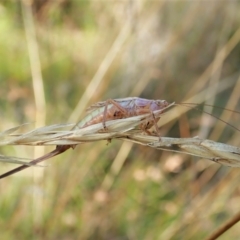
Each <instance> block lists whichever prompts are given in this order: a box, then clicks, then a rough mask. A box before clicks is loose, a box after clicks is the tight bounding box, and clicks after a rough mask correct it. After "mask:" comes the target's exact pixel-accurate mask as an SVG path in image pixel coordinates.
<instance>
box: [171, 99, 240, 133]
mask: <svg viewBox="0 0 240 240" xmlns="http://www.w3.org/2000/svg"><path fill="white" fill-rule="evenodd" d="M175 105H178V106H184V107H188V108H192V107H191V106H188V105H193V106H195V107H194V109H195V110H197V111H199V112H203V113H205V114H207V115H209V116H212V117H214V118H216V119H218V120H219V121H221V122H223V123H225V124H227V125H228V126H230V127H231V128H233V129H235V130H237V131H239V132H240V129H238V128H237V127H235V126H234V125H232V124H230V123H228V122H227V121H224V120H223V119H221V118H219V117H217V116H215V115H214V114H212V113H209V112H206V111H204V110H201V109H199V108H198V107H197V106H199V104H197V103H175ZM205 106H209V107H214V108H218V109H222V110H226V111H229V112H233V113H238V114H240V112H239V111H236V110H232V109H228V108H224V107H219V106H214V105H210V104H205Z"/></svg>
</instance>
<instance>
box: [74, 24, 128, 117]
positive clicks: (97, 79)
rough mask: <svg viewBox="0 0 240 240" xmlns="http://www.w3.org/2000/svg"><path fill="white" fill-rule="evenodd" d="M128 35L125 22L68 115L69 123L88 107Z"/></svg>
mask: <svg viewBox="0 0 240 240" xmlns="http://www.w3.org/2000/svg"><path fill="white" fill-rule="evenodd" d="M129 33H130V23H129V21H127V22H126V23H125V25H124V26H123V28H122V29H121V31H120V33H119V34H118V36H117V38H116V39H115V41H114V43H113V45H112V47H111V48H110V49H109V51H108V53H107V55H106V56H105V58H104V59H103V61H102V63H101V64H100V66H99V68H98V70H97V72H96V73H95V75H94V77H93V78H92V80H91V82H90V83H89V84H88V86H87V88H86V90H85V92H84V94H83V96H82V97H81V99H80V101H79V102H78V104H77V106H76V107H75V109H74V110H73V112H72V114H71V115H70V117H69V121H70V122H76V121H77V120H78V119H79V117H80V116H81V115H82V113H83V111H84V109H86V106H87V105H88V103H89V101H90V99H91V98H92V97H93V95H94V93H95V92H96V91H97V89H98V88H99V85H100V84H101V82H102V81H103V80H104V75H105V74H106V73H107V71H108V69H109V67H110V66H111V64H112V63H113V61H114V59H115V58H116V56H117V54H118V53H119V51H120V49H121V48H122V46H123V44H124V42H125V41H126V39H127V37H128V36H129Z"/></svg>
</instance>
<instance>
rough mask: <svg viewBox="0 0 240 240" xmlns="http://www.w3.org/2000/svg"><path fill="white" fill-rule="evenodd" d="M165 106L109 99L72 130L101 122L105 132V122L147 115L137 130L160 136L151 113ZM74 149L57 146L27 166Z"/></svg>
mask: <svg viewBox="0 0 240 240" xmlns="http://www.w3.org/2000/svg"><path fill="white" fill-rule="evenodd" d="M167 106H169V103H168V102H167V101H165V100H149V99H144V98H138V97H129V98H121V99H109V100H107V101H104V102H98V103H96V104H94V105H92V106H90V107H89V108H88V109H87V111H88V112H89V113H88V114H87V115H86V117H85V118H83V119H82V120H81V121H80V122H79V123H77V124H76V125H75V126H74V128H73V130H74V129H80V128H84V127H87V126H90V125H93V124H97V123H101V122H102V124H103V130H104V131H107V127H106V122H107V121H109V120H115V119H122V118H129V117H133V116H138V115H143V114H147V113H149V114H150V116H151V118H150V119H149V120H148V121H147V122H146V123H142V124H141V125H140V126H139V128H140V129H141V130H142V131H144V132H146V133H147V134H151V133H150V132H149V130H148V129H150V128H151V127H152V126H155V128H156V131H157V134H158V136H160V132H159V129H158V127H157V122H158V121H159V120H160V117H158V118H155V116H154V114H153V112H154V111H156V110H163V111H164V109H165V108H166V107H167ZM75 147H76V145H57V146H56V148H55V149H54V150H53V151H51V152H49V153H47V154H45V155H43V156H42V157H39V158H37V159H34V160H32V161H31V162H29V164H31V166H32V165H34V164H37V163H39V162H42V161H44V160H47V159H49V158H52V157H54V156H56V155H59V154H61V153H63V152H65V151H66V150H68V149H69V148H73V149H74V148H75ZM29 166H30V165H22V166H20V167H17V168H15V169H13V170H10V171H8V172H6V173H4V174H2V175H0V179H1V178H5V177H7V176H10V175H12V174H14V173H16V172H19V171H21V170H23V169H25V168H28V167H29Z"/></svg>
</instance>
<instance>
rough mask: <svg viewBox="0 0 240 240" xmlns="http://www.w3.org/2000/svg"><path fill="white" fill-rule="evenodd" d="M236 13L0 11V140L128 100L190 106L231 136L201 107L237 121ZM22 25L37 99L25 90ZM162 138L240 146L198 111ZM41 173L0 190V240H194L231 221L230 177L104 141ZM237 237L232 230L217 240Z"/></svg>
mask: <svg viewBox="0 0 240 240" xmlns="http://www.w3.org/2000/svg"><path fill="white" fill-rule="evenodd" d="M239 12H240V4H239V2H238V1H208V2H206V1H144V0H142V1H140V0H139V1H132V0H129V1H77V0H72V1H71V0H61V1H60V0H59V1H51V0H36V1H33V3H32V4H31V1H27V0H26V1H14V0H10V1H8V0H6V1H1V2H0V32H1V34H0V56H1V57H0V81H1V88H0V106H1V112H0V116H1V123H0V127H1V128H0V129H1V130H5V129H7V128H8V127H13V126H16V125H19V124H21V123H24V122H31V123H33V125H32V127H33V128H34V123H39V124H42V125H47V124H54V123H62V122H68V121H74V122H76V121H77V119H79V118H80V117H82V116H83V112H82V110H81V109H82V108H83V109H85V108H86V107H87V106H89V105H90V104H91V103H94V102H96V101H100V100H105V99H108V98H122V97H128V96H140V97H145V98H149V99H165V100H167V101H168V102H172V101H175V102H177V103H179V102H182V101H188V99H192V101H195V102H197V103H199V104H201V106H200V108H201V109H204V110H205V111H208V112H212V113H213V114H214V115H216V116H218V117H221V118H223V119H225V121H227V122H229V123H231V124H232V125H234V126H236V127H238V124H237V123H238V122H239V115H237V114H232V113H231V112H226V111H223V110H221V109H217V108H214V109H213V110H212V109H211V108H206V107H204V103H207V104H214V105H217V106H222V107H227V108H231V109H235V110H239V104H238V101H239V91H240V85H239V76H240V75H239V73H240V72H239V65H240V58H239V56H240V55H239V52H240V44H239V41H240V28H239V26H240V14H239ZM29 16H33V18H32V22H31V17H30V18H29ZM31 24H32V26H33V29H35V35H34V34H32V35H31V34H30V40H33V41H35V42H36V43H37V45H36V46H37V49H36V46H35V47H34V45H33V46H32V49H33V51H35V53H37V51H36V50H38V53H39V55H38V54H37V55H36V59H39V61H40V67H41V71H40V73H41V74H40V78H39V79H38V80H39V81H40V83H41V82H42V83H43V87H44V92H43V93H44V94H41V91H40V88H39V91H36V90H34V88H33V83H34V81H35V80H36V75H34V70H33V71H32V70H31V66H32V65H33V66H35V65H34V64H35V62H33V61H32V60H31V58H30V57H29V56H30V52H29V49H30V48H31V43H30V42H29V39H28V38H27V37H26V36H27V33H28V31H30V33H31V29H29V26H31ZM31 64H32V65H31ZM36 69H37V68H35V73H36V74H37V76H39V75H38V74H39V73H38V72H37V71H36ZM41 75H42V78H41ZM41 79H42V80H41ZM94 79H95V80H96V79H98V81H96V82H94V84H93V85H90V84H91V82H92V81H93V80H94ZM95 80H94V81H95ZM89 86H92V87H91V88H90V89H89ZM224 86H226V87H224ZM218 88H219V89H221V88H222V90H219V91H218V90H217V89H218ZM201 91H205V92H204V94H203V95H202V97H201V99H200V100H199V99H198V98H196V96H197V94H198V93H200V92H201ZM37 94H40V96H41V98H40V99H42V100H45V102H46V105H45V107H44V104H43V107H42V108H41V109H40V110H39V109H37V103H38V101H37V100H36V99H37V98H36V95H37ZM78 103H80V104H79V106H80V108H77V107H76V106H77V105H78ZM78 109H80V110H78ZM39 111H40V115H37V114H36V112H39ZM45 115H46V120H44V118H43V120H42V121H38V119H37V118H38V117H37V116H40V118H41V116H45ZM166 115H167V114H166ZM163 118H164V117H163ZM36 126H37V124H36ZM161 132H162V134H163V135H164V136H175V137H188V136H196V135H198V136H200V137H204V138H208V139H212V140H214V141H221V142H225V143H230V144H233V145H235V146H239V134H240V133H239V132H238V131H236V130H233V129H231V128H230V127H229V126H228V125H226V124H224V123H219V122H218V121H217V120H216V119H215V118H211V117H210V118H209V117H208V116H207V115H206V114H202V113H201V112H199V111H191V112H190V113H187V114H185V115H182V116H181V117H180V118H179V119H178V121H175V122H171V123H169V124H167V125H165V126H163V127H161ZM51 149H53V147H52V148H51V147H49V148H48V149H46V151H48V150H51ZM33 150H34V148H32V147H25V146H17V147H9V148H2V149H1V152H2V153H3V154H8V155H16V156H18V157H28V158H33V157H34V156H35V154H34V152H33ZM35 151H36V148H35ZM35 157H36V156H35ZM46 164H48V167H46V168H44V169H36V168H32V169H29V170H25V171H23V172H21V173H19V174H16V175H14V176H12V177H9V178H6V179H3V180H1V181H0V188H1V199H0V212H1V214H0V231H1V239H16V238H18V239H119V240H120V239H123V240H124V239H131V240H132V239H144V240H145V239H146V240H148V239H149V240H150V239H164V240H166V239H172V240H174V239H176V240H177V239H185V240H186V239H203V238H204V237H206V236H208V235H209V234H210V233H211V232H212V231H213V230H214V229H216V228H217V227H219V226H220V225H221V224H222V223H223V222H225V221H226V220H227V219H229V218H230V217H231V216H232V215H234V214H235V213H236V212H238V211H239V201H240V195H239V194H240V187H239V180H240V175H239V170H238V169H231V168H227V167H221V166H219V165H218V164H214V163H211V162H210V161H208V160H204V159H198V158H195V157H189V156H185V155H180V154H176V153H175V154H173V153H169V152H161V151H156V150H153V149H148V148H146V147H142V146H136V145H132V144H130V143H121V142H120V141H116V140H114V141H112V143H111V144H108V145H106V142H96V143H92V144H85V145H81V146H78V147H77V148H76V149H75V150H74V151H69V152H67V153H64V154H63V155H61V156H59V157H56V158H55V159H52V160H50V161H48V163H46ZM12 167H13V166H12V165H10V164H5V165H4V164H1V172H5V171H6V170H7V169H10V168H12ZM39 172H40V173H39ZM239 235H240V230H239V228H237V226H234V227H233V228H232V229H230V230H229V231H228V232H227V233H225V234H224V235H223V236H222V237H221V239H237V238H238V237H239Z"/></svg>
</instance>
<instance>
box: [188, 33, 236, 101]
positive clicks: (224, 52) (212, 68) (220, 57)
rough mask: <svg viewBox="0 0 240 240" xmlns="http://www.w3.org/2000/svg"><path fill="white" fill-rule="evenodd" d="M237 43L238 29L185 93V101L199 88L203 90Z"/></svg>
mask: <svg viewBox="0 0 240 240" xmlns="http://www.w3.org/2000/svg"><path fill="white" fill-rule="evenodd" d="M239 41H240V28H238V30H237V31H236V32H235V34H234V35H233V36H232V37H231V38H230V39H229V40H228V42H227V43H226V44H225V45H224V46H223V47H222V48H221V50H220V51H219V52H218V53H217V55H216V57H215V59H214V60H213V61H212V62H211V63H210V64H209V66H208V68H207V69H206V70H205V71H204V72H203V74H202V75H201V76H200V77H199V78H198V79H197V80H196V84H195V85H194V86H193V87H192V89H191V90H190V91H189V92H188V93H187V96H186V99H187V98H189V97H191V96H192V95H193V94H194V93H195V92H198V91H199V90H200V89H201V88H203V87H204V86H205V85H206V83H207V81H208V79H209V78H210V76H211V75H212V74H214V73H215V72H216V71H218V70H219V68H220V67H221V66H222V63H223V62H224V61H225V60H226V58H227V57H228V55H229V54H230V53H231V51H232V50H233V49H234V48H235V47H236V46H237V44H238V43H239ZM216 59H217V60H216ZM184 101H186V100H184Z"/></svg>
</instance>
